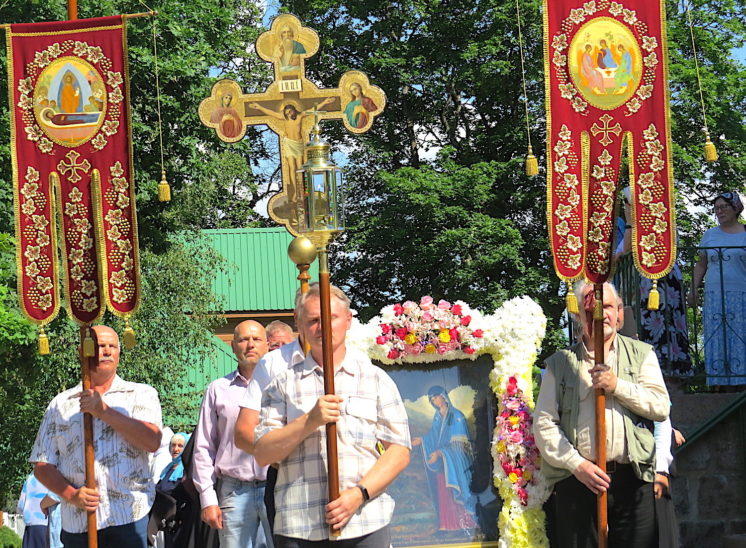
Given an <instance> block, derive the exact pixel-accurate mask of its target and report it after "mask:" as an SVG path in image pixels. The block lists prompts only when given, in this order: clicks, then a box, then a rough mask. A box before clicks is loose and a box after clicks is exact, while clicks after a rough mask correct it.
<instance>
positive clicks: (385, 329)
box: [381, 323, 391, 335]
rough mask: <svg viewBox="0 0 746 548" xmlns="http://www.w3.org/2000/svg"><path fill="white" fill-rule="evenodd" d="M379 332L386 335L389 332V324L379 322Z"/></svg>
mask: <svg viewBox="0 0 746 548" xmlns="http://www.w3.org/2000/svg"><path fill="white" fill-rule="evenodd" d="M381 333H383V334H384V335H388V334H389V333H391V326H390V325H389V324H387V323H383V324H381Z"/></svg>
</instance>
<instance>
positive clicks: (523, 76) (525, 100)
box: [515, 0, 532, 151]
mask: <svg viewBox="0 0 746 548" xmlns="http://www.w3.org/2000/svg"><path fill="white" fill-rule="evenodd" d="M519 2H520V0H515V12H516V16H517V17H516V19H517V21H518V51H519V52H520V54H521V82H522V83H523V108H524V110H525V112H526V138H527V139H528V149H529V151H531V150H532V148H531V125H530V122H529V117H528V91H527V89H526V66H525V60H524V55H523V31H522V30H521V8H520V5H519Z"/></svg>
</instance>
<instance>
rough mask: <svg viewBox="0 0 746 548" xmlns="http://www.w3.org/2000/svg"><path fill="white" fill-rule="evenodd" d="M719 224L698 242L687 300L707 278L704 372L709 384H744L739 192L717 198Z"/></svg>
mask: <svg viewBox="0 0 746 548" xmlns="http://www.w3.org/2000/svg"><path fill="white" fill-rule="evenodd" d="M713 206H714V210H715V216H716V217H717V221H718V226H716V227H713V228H711V229H709V230H708V231H707V232H705V234H704V236H703V237H702V241H701V242H700V244H699V247H700V251H699V260H698V261H697V263H696V264H695V266H694V276H693V280H692V290H691V292H690V294H689V304H691V305H692V306H696V304H697V289H698V288H699V286H700V285H701V284H702V280H703V279H704V281H705V301H704V306H703V307H702V316H703V318H704V343H705V371H706V372H707V384H708V385H710V386H731V387H732V386H741V385H746V225H744V224H742V223H740V222H739V220H738V217H739V215H740V214H741V212H742V211H743V203H741V199H740V197H739V196H738V193H736V192H723V193H722V194H720V195H718V196H717V198H715V199H714V200H713Z"/></svg>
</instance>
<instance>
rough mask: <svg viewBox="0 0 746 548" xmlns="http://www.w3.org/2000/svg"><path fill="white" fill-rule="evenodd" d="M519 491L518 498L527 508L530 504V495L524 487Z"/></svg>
mask: <svg viewBox="0 0 746 548" xmlns="http://www.w3.org/2000/svg"><path fill="white" fill-rule="evenodd" d="M517 491H518V497H519V498H520V499H521V504H522V505H523V506H526V505H527V504H528V493H527V492H526V490H525V489H524V488H523V487H519V488H518V489H517Z"/></svg>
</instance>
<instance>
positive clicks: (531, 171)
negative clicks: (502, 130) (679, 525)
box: [526, 145, 539, 177]
mask: <svg viewBox="0 0 746 548" xmlns="http://www.w3.org/2000/svg"><path fill="white" fill-rule="evenodd" d="M538 174H539V160H537V159H536V156H534V151H533V149H532V148H531V145H528V155H527V156H526V175H528V176H529V177H535V176H536V175H538Z"/></svg>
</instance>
